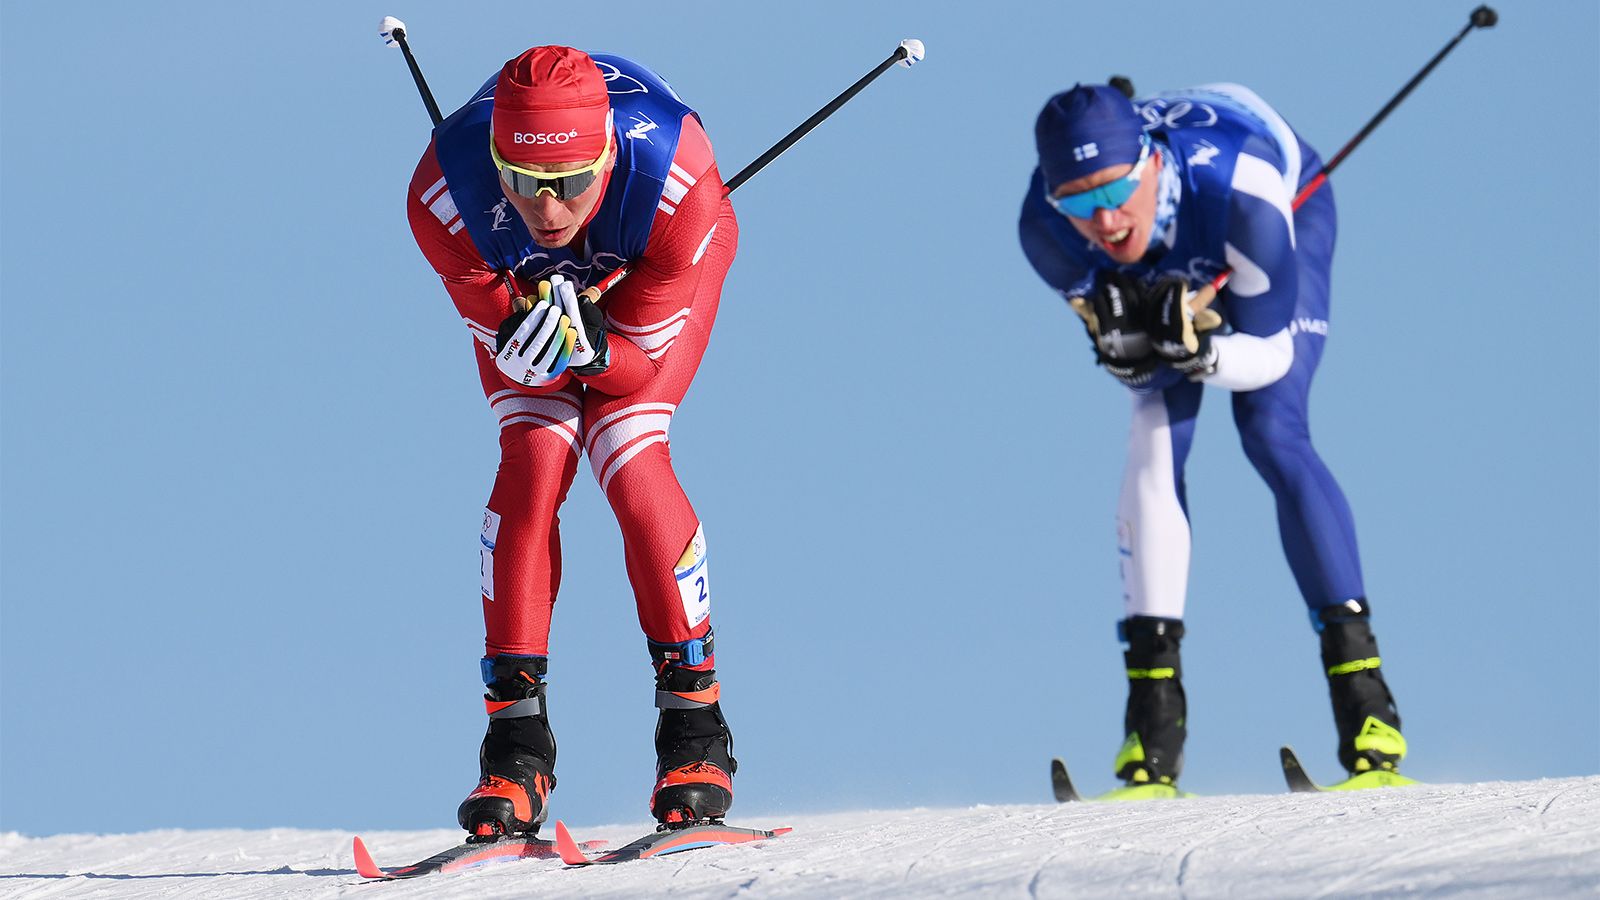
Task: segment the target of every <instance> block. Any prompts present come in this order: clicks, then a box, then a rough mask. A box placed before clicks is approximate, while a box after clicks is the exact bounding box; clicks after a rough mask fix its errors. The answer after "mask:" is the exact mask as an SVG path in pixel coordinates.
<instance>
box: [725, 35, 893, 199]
mask: <svg viewBox="0 0 1600 900" xmlns="http://www.w3.org/2000/svg"><path fill="white" fill-rule="evenodd" d="M923 55H924V50H923V48H922V42H921V41H919V40H916V39H914V38H907V39H906V40H903V41H901V42H900V46H898V47H896V48H894V52H893V53H891V54H889V58H888V59H886V60H884V61H883V62H881V63H878V66H877V68H875V69H873V70H872V71H871V72H868V73H867V74H865V75H863V76H861V79H860V80H859V81H857V82H856V83H855V84H852V85H850V86H849V87H848V88H845V90H844V92H843V93H841V94H840V95H839V96H837V97H835V98H833V99H832V100H830V101H829V102H828V105H827V106H824V107H823V108H821V109H819V110H817V111H816V112H815V113H813V114H812V115H811V118H809V119H807V120H805V121H804V122H801V123H800V124H799V125H798V126H796V127H795V129H794V130H793V131H791V132H789V133H788V134H786V135H784V136H783V140H781V141H779V142H777V143H776V144H773V145H772V146H771V147H770V148H768V150H767V152H765V153H763V154H761V155H760V156H759V157H757V158H756V161H755V162H753V163H751V164H750V165H748V166H745V167H744V168H742V169H740V170H739V174H737V175H735V176H733V177H732V178H730V179H728V193H730V194H731V193H733V192H734V190H735V189H736V188H738V187H739V185H741V184H744V183H745V182H746V181H749V180H750V177H751V176H752V175H755V174H756V173H757V172H759V171H761V170H762V169H764V168H766V166H767V163H769V162H772V161H773V160H775V159H777V158H778V157H779V156H780V155H782V154H783V151H785V150H787V149H789V148H790V147H793V146H794V145H795V143H796V142H798V141H799V140H800V139H801V138H803V137H805V136H806V134H807V133H808V132H810V131H811V129H813V128H815V127H817V126H818V125H820V124H822V120H823V119H826V118H827V117H829V116H831V115H833V114H834V113H835V112H837V111H838V110H839V107H841V106H843V105H845V104H846V103H849V102H850V98H851V97H854V96H855V95H856V94H859V93H861V89H862V88H864V87H866V86H867V85H869V84H871V83H872V81H873V79H875V78H877V77H878V76H879V75H882V74H883V73H884V72H887V71H889V67H890V66H892V65H894V64H895V63H899V64H900V65H902V66H905V67H906V68H908V69H909V68H911V67H912V66H914V65H916V64H917V61H918V60H920V59H922V57H923Z"/></svg>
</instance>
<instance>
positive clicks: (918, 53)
mask: <svg viewBox="0 0 1600 900" xmlns="http://www.w3.org/2000/svg"><path fill="white" fill-rule="evenodd" d="M378 36H379V37H381V38H383V41H384V43H385V44H390V45H398V46H399V47H400V49H401V50H402V51H403V52H404V53H405V55H406V64H407V65H409V66H410V67H411V77H412V79H413V80H415V81H416V83H417V90H418V91H419V92H421V94H422V102H423V103H425V104H426V105H427V107H428V115H429V116H431V117H432V118H433V124H434V126H435V127H437V126H438V124H439V122H441V121H442V120H443V119H442V117H441V116H440V115H439V105H438V104H437V103H434V102H433V92H431V91H429V90H428V82H427V81H425V80H424V79H423V77H422V70H421V69H420V68H418V67H417V61H416V59H415V58H414V57H412V55H411V48H410V47H409V46H408V45H407V44H406V23H404V22H402V21H400V20H399V19H396V18H395V17H394V16H384V17H383V21H382V22H380V23H379V24H378ZM924 55H926V51H925V50H924V49H923V46H922V42H921V41H919V40H916V39H915V38H907V39H906V40H903V41H901V42H900V46H898V47H896V48H894V52H893V53H891V54H889V58H888V59H886V60H884V61H883V62H881V63H878V65H877V66H875V67H874V68H873V70H872V71H871V72H868V73H867V74H865V75H863V76H861V78H860V79H858V80H857V81H856V83H855V84H852V85H850V86H849V87H848V88H846V89H845V90H844V92H843V93H841V94H840V95H839V96H837V97H835V98H833V99H832V100H831V101H829V102H828V105H826V106H824V107H823V108H821V109H819V110H817V111H816V112H815V113H813V114H812V115H811V118H809V119H806V120H805V121H804V122H801V123H800V124H799V126H797V127H796V128H795V129H794V130H793V131H791V132H789V133H788V134H786V135H784V136H783V139H782V140H780V141H778V142H777V143H776V144H773V145H772V146H771V147H770V148H768V149H767V152H765V153H763V154H761V156H760V157H758V158H757V159H756V161H755V162H753V163H751V164H750V165H748V166H745V167H744V168H743V169H740V170H739V173H738V174H737V175H734V176H733V177H732V178H730V179H728V182H727V189H728V193H730V194H731V193H733V190H734V189H735V188H737V187H738V186H739V185H741V184H744V183H745V182H746V181H749V180H750V178H751V177H752V176H753V175H755V174H756V173H757V172H759V171H761V170H762V169H764V168H766V165H767V163H770V162H772V161H773V160H774V159H777V158H778V156H779V155H780V154H782V153H783V151H785V150H787V149H789V148H790V147H792V146H794V145H795V142H797V141H799V140H800V139H801V138H803V137H805V136H806V133H807V132H809V131H811V129H813V128H815V127H817V126H818V125H820V124H821V123H822V120H824V119H826V118H828V117H829V116H831V115H833V114H834V113H835V112H837V111H838V109H839V107H841V106H843V105H845V104H846V103H849V102H850V98H852V97H854V96H855V95H856V94H859V93H861V89H862V88H864V87H866V86H867V85H869V84H871V83H872V82H873V80H874V79H876V78H877V77H878V76H879V75H882V74H883V73H884V72H887V71H889V67H891V66H893V65H894V64H895V63H899V64H900V65H902V66H905V67H906V68H908V69H909V68H911V67H912V66H914V65H916V64H917V63H918V62H920V61H921V60H922V57H923V56H924ZM629 271H630V267H629V266H627V265H624V266H622V267H621V268H618V269H617V270H616V271H614V272H612V273H611V274H609V275H607V276H606V277H604V278H602V279H600V281H599V282H598V283H596V284H594V285H591V286H590V287H587V288H585V289H584V290H583V292H582V294H583V296H585V297H588V298H589V301H590V302H591V303H599V302H600V298H601V296H603V295H604V294H605V292H606V291H609V290H611V289H612V288H613V287H616V285H617V282H619V281H621V280H622V279H624V278H627V277H628V272H629ZM511 293H512V295H513V300H515V299H516V298H515V294H516V292H515V291H514V290H513V291H512V292H511Z"/></svg>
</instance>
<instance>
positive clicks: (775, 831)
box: [767, 825, 794, 837]
mask: <svg viewBox="0 0 1600 900" xmlns="http://www.w3.org/2000/svg"><path fill="white" fill-rule="evenodd" d="M793 830H794V829H793V828H790V827H789V826H788V825H785V826H783V827H782V828H774V829H772V830H771V831H769V832H767V833H768V834H770V835H772V836H773V837H777V836H778V835H780V834H788V833H789V832H791V831H793Z"/></svg>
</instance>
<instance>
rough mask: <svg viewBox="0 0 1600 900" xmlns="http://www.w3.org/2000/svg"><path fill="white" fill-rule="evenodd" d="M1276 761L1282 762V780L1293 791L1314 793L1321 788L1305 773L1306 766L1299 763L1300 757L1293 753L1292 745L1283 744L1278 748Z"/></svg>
mask: <svg viewBox="0 0 1600 900" xmlns="http://www.w3.org/2000/svg"><path fill="white" fill-rule="evenodd" d="M1278 761H1279V762H1280V763H1282V764H1283V780H1284V781H1285V782H1287V783H1288V785H1289V790H1290V791H1292V792H1293V793H1296V794H1314V793H1317V792H1318V791H1321V790H1323V788H1321V787H1319V786H1318V785H1317V783H1316V782H1315V781H1312V780H1311V776H1310V775H1307V774H1306V768H1305V766H1302V765H1300V757H1298V756H1296V755H1295V753H1294V748H1293V747H1290V746H1287V745H1285V746H1283V747H1280V748H1278Z"/></svg>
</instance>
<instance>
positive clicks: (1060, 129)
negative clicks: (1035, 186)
mask: <svg viewBox="0 0 1600 900" xmlns="http://www.w3.org/2000/svg"><path fill="white" fill-rule="evenodd" d="M1143 137H1144V119H1143V118H1141V117H1140V115H1139V113H1138V112H1137V111H1136V110H1135V109H1134V108H1133V102H1132V101H1130V100H1129V99H1128V98H1127V97H1124V96H1123V95H1122V92H1121V91H1119V90H1117V89H1116V88H1114V87H1111V86H1110V85H1105V84H1090V85H1084V84H1078V85H1073V88H1072V90H1070V91H1062V92H1061V93H1059V94H1057V95H1055V96H1054V97H1051V98H1050V99H1049V100H1047V101H1045V104H1044V109H1042V110H1040V111H1039V118H1038V119H1037V120H1036V121H1035V122H1034V123H1033V139H1034V142H1035V143H1036V144H1038V146H1039V171H1040V172H1042V173H1043V174H1044V186H1045V190H1047V191H1050V190H1054V189H1055V187H1056V186H1057V185H1060V184H1063V183H1065V182H1068V181H1074V180H1076V179H1079V178H1082V177H1083V176H1085V175H1088V174H1090V173H1092V172H1098V171H1099V170H1101V169H1104V168H1106V167H1108V166H1115V165H1120V164H1123V163H1128V164H1132V163H1135V162H1137V161H1138V160H1139V148H1140V142H1141V140H1142V139H1143Z"/></svg>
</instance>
